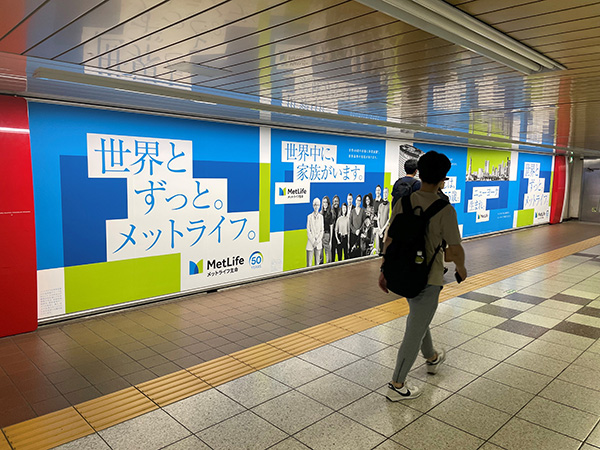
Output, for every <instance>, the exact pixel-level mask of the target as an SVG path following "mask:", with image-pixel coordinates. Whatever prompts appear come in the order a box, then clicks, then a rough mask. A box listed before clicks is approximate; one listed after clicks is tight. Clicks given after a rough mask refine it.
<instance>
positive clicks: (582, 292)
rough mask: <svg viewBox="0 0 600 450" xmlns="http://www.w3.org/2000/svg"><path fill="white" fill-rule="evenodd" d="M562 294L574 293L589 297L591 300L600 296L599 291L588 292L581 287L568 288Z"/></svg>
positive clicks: (576, 295)
mask: <svg viewBox="0 0 600 450" xmlns="http://www.w3.org/2000/svg"><path fill="white" fill-rule="evenodd" d="M561 294H565V295H572V296H574V297H582V298H589V299H590V300H595V299H596V298H598V291H596V292H586V291H582V290H580V289H575V288H571V289H567V290H566V291H562V292H561Z"/></svg>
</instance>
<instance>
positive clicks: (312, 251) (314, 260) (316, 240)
mask: <svg viewBox="0 0 600 450" xmlns="http://www.w3.org/2000/svg"><path fill="white" fill-rule="evenodd" d="M312 204H313V212H312V213H310V214H309V215H308V217H307V218H306V234H307V242H306V266H307V267H310V266H312V265H318V264H319V263H320V262H321V252H322V251H323V231H324V227H323V215H322V214H320V213H319V209H320V208H321V200H319V198H318V197H315V198H314V200H313V203H312Z"/></svg>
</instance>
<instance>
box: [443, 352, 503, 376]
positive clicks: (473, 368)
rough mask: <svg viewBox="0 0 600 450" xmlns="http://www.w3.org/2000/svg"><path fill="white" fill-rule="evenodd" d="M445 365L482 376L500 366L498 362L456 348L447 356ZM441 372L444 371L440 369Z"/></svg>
mask: <svg viewBox="0 0 600 450" xmlns="http://www.w3.org/2000/svg"><path fill="white" fill-rule="evenodd" d="M445 364H446V365H447V366H452V367H454V368H456V369H460V370H464V371H466V372H470V373H473V374H475V375H481V374H484V373H485V372H487V371H488V370H490V369H491V368H492V367H494V366H495V365H496V364H498V361H497V360H495V359H492V358H486V357H485V356H481V355H477V354H475V353H471V352H467V351H465V350H461V349H460V348H455V349H452V350H450V351H449V352H448V353H447V354H446V362H445ZM441 370H442V369H440V371H441Z"/></svg>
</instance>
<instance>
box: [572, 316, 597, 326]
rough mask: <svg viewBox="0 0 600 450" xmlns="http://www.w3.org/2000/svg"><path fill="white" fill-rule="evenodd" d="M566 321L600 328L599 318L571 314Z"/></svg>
mask: <svg viewBox="0 0 600 450" xmlns="http://www.w3.org/2000/svg"><path fill="white" fill-rule="evenodd" d="M566 320H567V322H574V323H580V324H581V325H587V326H589V327H595V328H600V317H592V316H586V315H584V314H573V315H572V316H570V317H569V318H567V319H566Z"/></svg>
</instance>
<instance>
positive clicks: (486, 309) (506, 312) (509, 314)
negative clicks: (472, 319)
mask: <svg viewBox="0 0 600 450" xmlns="http://www.w3.org/2000/svg"><path fill="white" fill-rule="evenodd" d="M475 311H477V312H481V313H485V314H491V315H492V316H498V317H502V318H504V319H512V318H513V317H515V316H518V315H519V314H521V312H522V311H518V310H516V309H511V308H505V307H503V306H496V305H485V306H482V307H480V308H477V309H476V310H475Z"/></svg>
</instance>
